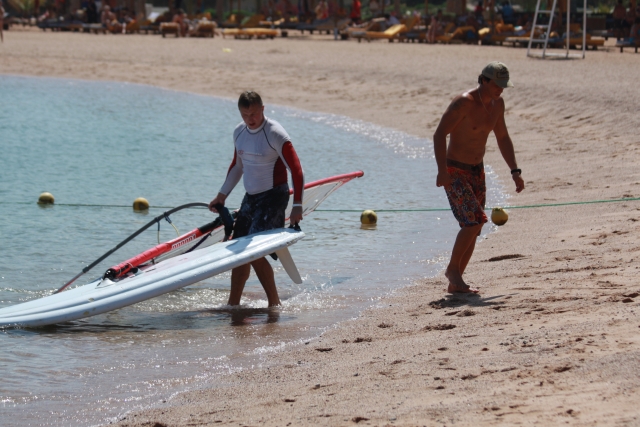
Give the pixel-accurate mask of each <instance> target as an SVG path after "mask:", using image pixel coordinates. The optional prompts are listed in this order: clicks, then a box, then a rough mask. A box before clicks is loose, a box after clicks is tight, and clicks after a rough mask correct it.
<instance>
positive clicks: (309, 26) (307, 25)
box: [296, 18, 333, 34]
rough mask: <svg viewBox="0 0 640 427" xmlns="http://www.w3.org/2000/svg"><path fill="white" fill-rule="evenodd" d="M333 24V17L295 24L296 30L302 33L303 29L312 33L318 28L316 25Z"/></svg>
mask: <svg viewBox="0 0 640 427" xmlns="http://www.w3.org/2000/svg"><path fill="white" fill-rule="evenodd" d="M328 24H333V19H331V18H326V19H315V20H313V21H312V22H300V23H299V24H298V25H296V30H298V31H300V32H301V33H302V34H304V32H305V31H309V34H313V32H314V31H316V30H317V29H318V26H322V25H328Z"/></svg>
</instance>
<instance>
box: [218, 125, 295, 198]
mask: <svg viewBox="0 0 640 427" xmlns="http://www.w3.org/2000/svg"><path fill="white" fill-rule="evenodd" d="M233 140H234V144H235V151H234V153H233V160H232V161H231V166H229V171H228V172H227V178H226V179H225V181H224V184H222V188H220V193H222V194H224V195H227V196H228V195H229V193H231V190H233V189H234V187H235V186H236V185H237V184H238V182H240V178H241V177H242V176H243V175H244V179H243V182H244V188H245V190H246V191H247V193H249V194H252V195H253V194H258V193H262V192H264V191H267V190H271V189H272V188H273V187H276V186H278V185H281V184H284V183H286V182H287V169H289V172H291V180H292V181H293V200H294V202H295V203H302V192H303V190H304V173H303V171H302V166H300V160H299V159H298V155H297V154H296V150H294V148H293V144H291V138H289V135H288V134H287V131H286V130H284V128H283V127H282V125H280V123H278V122H276V121H275V120H271V119H269V118H267V117H265V118H264V121H263V122H262V125H260V127H259V128H258V129H249V128H248V127H247V125H246V124H245V123H244V122H242V123H240V124H239V125H238V126H237V127H236V129H235V130H234V131H233Z"/></svg>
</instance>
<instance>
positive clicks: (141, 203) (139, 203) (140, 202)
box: [133, 197, 149, 211]
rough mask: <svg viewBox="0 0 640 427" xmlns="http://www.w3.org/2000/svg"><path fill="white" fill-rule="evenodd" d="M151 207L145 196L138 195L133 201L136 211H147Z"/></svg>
mask: <svg viewBox="0 0 640 427" xmlns="http://www.w3.org/2000/svg"><path fill="white" fill-rule="evenodd" d="M148 209H149V201H147V199H145V198H144V197H138V198H137V199H135V200H134V201H133V210H134V211H146V210H148Z"/></svg>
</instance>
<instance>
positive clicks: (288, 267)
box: [276, 247, 302, 285]
mask: <svg viewBox="0 0 640 427" xmlns="http://www.w3.org/2000/svg"><path fill="white" fill-rule="evenodd" d="M276 255H277V256H278V259H280V263H282V267H284V271H286V272H287V274H288V275H289V277H290V278H291V280H293V283H296V284H298V285H300V284H302V277H300V272H298V267H296V264H295V263H294V262H293V258H292V257H291V253H289V248H286V247H285V248H282V249H279V250H277V251H276Z"/></svg>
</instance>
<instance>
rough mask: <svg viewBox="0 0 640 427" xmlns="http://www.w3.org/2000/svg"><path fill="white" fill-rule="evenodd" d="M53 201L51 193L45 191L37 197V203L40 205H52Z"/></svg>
mask: <svg viewBox="0 0 640 427" xmlns="http://www.w3.org/2000/svg"><path fill="white" fill-rule="evenodd" d="M54 201H55V199H54V197H53V194H51V193H47V192H45V193H42V194H41V195H40V197H38V204H40V205H52V204H53V202H54Z"/></svg>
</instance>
